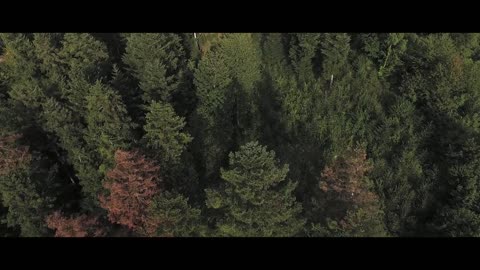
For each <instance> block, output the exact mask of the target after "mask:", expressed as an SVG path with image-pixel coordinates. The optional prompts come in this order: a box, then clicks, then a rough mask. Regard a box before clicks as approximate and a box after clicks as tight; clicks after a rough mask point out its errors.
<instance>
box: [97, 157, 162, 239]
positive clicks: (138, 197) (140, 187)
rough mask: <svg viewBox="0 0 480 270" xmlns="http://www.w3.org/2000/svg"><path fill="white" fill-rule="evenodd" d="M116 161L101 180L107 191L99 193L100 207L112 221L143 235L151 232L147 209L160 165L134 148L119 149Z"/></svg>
mask: <svg viewBox="0 0 480 270" xmlns="http://www.w3.org/2000/svg"><path fill="white" fill-rule="evenodd" d="M115 162H116V166H115V168H113V169H112V170H111V171H109V172H108V173H107V177H108V180H107V181H105V183H104V187H105V188H106V189H107V190H108V191H109V193H110V194H109V195H108V196H103V195H101V196H100V198H99V199H100V204H101V206H102V207H103V208H105V209H106V210H107V211H108V218H109V220H110V221H111V222H113V223H118V224H121V225H124V226H126V227H128V228H129V229H131V230H134V231H137V232H140V233H143V234H149V232H153V231H154V230H155V224H154V223H152V221H151V220H150V218H149V216H148V211H147V209H148V208H149V206H150V205H151V204H152V201H153V198H154V196H155V195H156V194H157V193H158V186H157V183H158V182H159V167H158V166H156V165H155V164H154V163H153V162H151V161H149V160H147V159H145V157H144V156H143V155H141V154H140V153H138V152H137V151H131V152H130V151H122V150H118V151H117V152H116V153H115Z"/></svg>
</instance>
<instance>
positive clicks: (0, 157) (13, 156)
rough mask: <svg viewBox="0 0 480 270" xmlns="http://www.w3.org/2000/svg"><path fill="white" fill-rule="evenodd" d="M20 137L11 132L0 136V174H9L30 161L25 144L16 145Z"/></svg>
mask: <svg viewBox="0 0 480 270" xmlns="http://www.w3.org/2000/svg"><path fill="white" fill-rule="evenodd" d="M20 138H21V135H19V134H13V135H9V136H5V137H2V138H0V176H2V175H7V174H9V173H10V172H11V171H12V170H15V169H16V168H18V167H19V166H21V165H23V164H26V163H28V162H29V161H30V159H31V155H30V153H29V152H28V147H27V146H17V145H16V142H17V140H18V139H20Z"/></svg>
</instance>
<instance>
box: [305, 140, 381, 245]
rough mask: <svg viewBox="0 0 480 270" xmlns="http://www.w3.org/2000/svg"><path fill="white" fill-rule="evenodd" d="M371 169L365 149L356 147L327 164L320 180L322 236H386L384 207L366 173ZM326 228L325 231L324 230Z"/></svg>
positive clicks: (319, 202)
mask: <svg viewBox="0 0 480 270" xmlns="http://www.w3.org/2000/svg"><path fill="white" fill-rule="evenodd" d="M370 170H371V165H370V164H369V162H368V161H367V159H366V153H365V152H364V151H363V150H360V149H356V150H354V151H351V152H350V153H346V154H345V157H339V158H337V159H335V161H334V162H333V164H331V165H330V166H327V167H325V169H324V171H323V173H322V179H323V181H321V182H320V183H319V189H320V192H319V195H318V196H317V198H315V200H317V202H318V207H319V213H320V214H321V218H320V224H322V223H323V226H324V228H322V229H319V228H321V227H318V225H317V226H314V231H316V232H317V233H320V235H323V236H325V235H326V236H355V237H358V236H363V237H365V236H385V235H386V231H385V228H384V223H383V211H382V209H381V205H380V202H379V198H378V196H377V195H376V194H375V193H374V192H373V191H371V190H370V189H371V182H369V180H368V178H366V177H365V175H366V174H367V173H368V172H369V171H370ZM322 230H323V231H322Z"/></svg>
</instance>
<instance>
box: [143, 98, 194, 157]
mask: <svg viewBox="0 0 480 270" xmlns="http://www.w3.org/2000/svg"><path fill="white" fill-rule="evenodd" d="M184 127H185V118H183V117H179V116H177V115H176V114H175V111H174V110H173V108H172V106H170V105H169V104H162V103H159V102H152V103H151V104H150V106H149V107H148V113H147V116H146V124H145V127H144V130H145V136H144V140H145V141H146V145H147V146H149V147H151V148H152V149H154V150H157V151H159V152H160V153H159V155H160V156H161V158H162V159H163V160H164V161H166V162H173V163H177V162H178V161H179V158H180V155H181V154H182V152H183V151H184V150H185V148H186V145H187V144H188V143H190V142H191V141H192V137H191V136H190V135H189V134H188V133H184V132H182V130H183V129H184Z"/></svg>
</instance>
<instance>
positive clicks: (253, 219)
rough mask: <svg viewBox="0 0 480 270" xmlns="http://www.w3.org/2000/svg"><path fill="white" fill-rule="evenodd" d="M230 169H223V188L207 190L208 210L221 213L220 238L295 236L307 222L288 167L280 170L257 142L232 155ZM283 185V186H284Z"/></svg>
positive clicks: (271, 156) (273, 157)
mask: <svg viewBox="0 0 480 270" xmlns="http://www.w3.org/2000/svg"><path fill="white" fill-rule="evenodd" d="M229 167H230V168H229V169H228V170H224V169H222V171H221V175H222V179H223V180H224V181H225V182H224V186H222V188H219V189H218V190H210V189H207V190H206V192H207V206H208V207H209V208H216V209H219V210H220V211H222V213H223V215H222V217H221V219H220V220H219V221H218V223H217V228H218V235H220V236H294V235H297V234H298V233H299V231H300V230H301V228H302V226H303V224H304V220H302V219H301V218H299V216H298V215H299V214H300V212H301V209H302V208H301V206H300V204H298V203H297V202H296V201H295V197H294V196H293V195H292V191H293V190H294V189H295V187H296V184H295V183H293V182H290V181H286V182H284V181H285V180H286V176H287V173H288V166H286V165H284V166H282V167H279V166H277V164H276V160H275V154H274V153H273V152H271V151H270V152H268V151H267V150H266V147H263V146H260V145H259V144H258V143H257V142H251V143H247V144H246V145H244V146H242V147H241V148H240V150H239V151H238V152H235V153H231V154H230V162H229ZM281 182H283V183H281Z"/></svg>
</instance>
